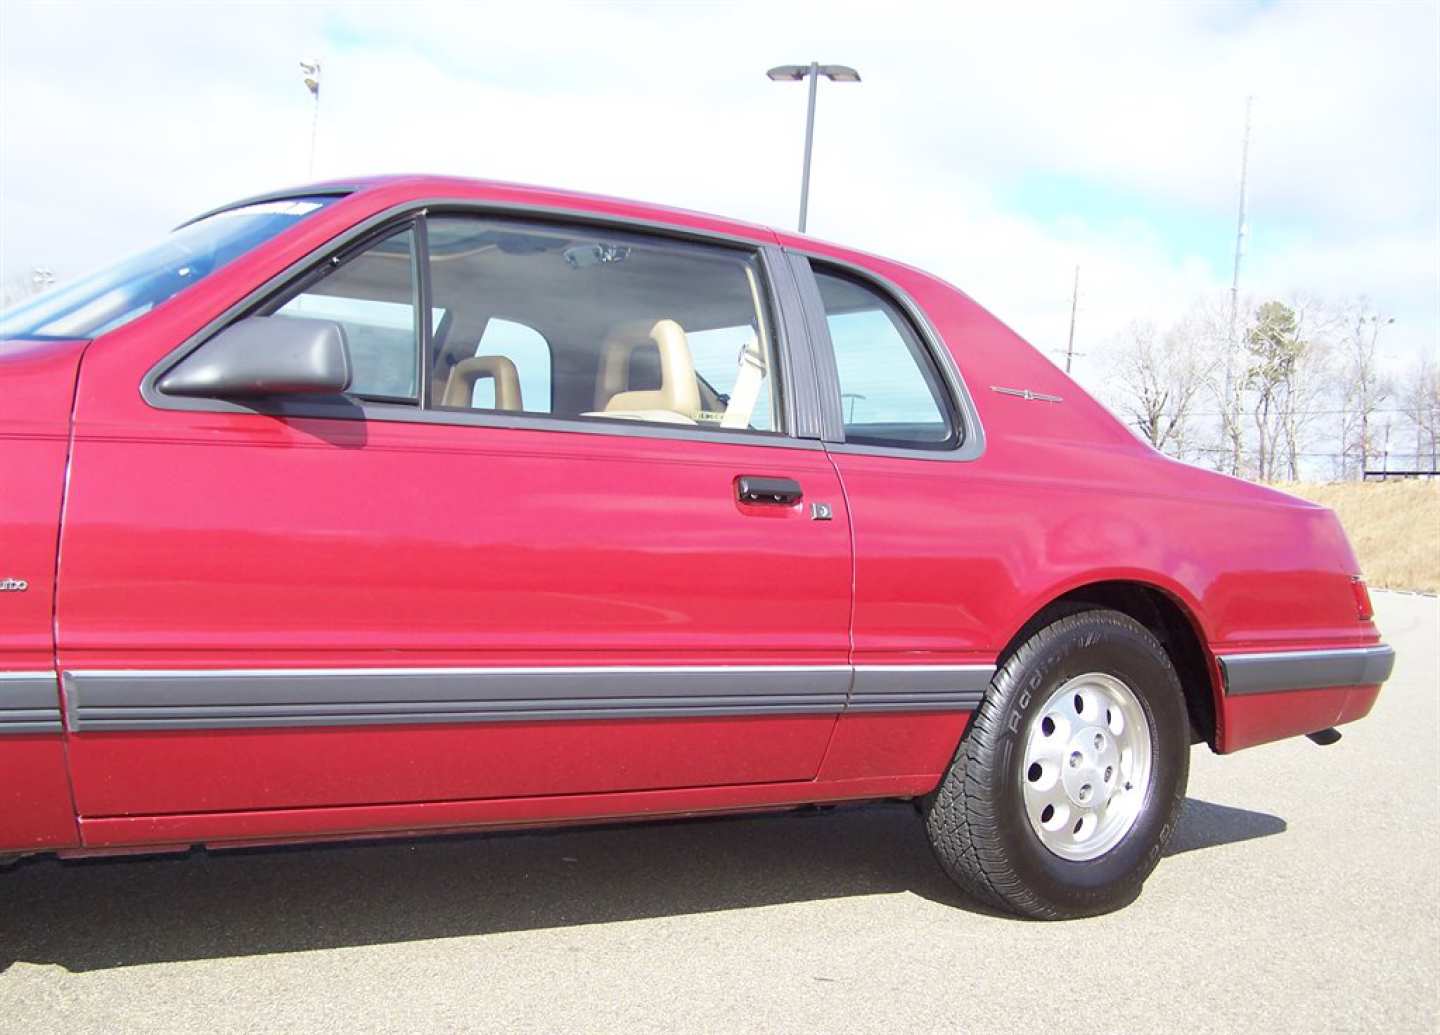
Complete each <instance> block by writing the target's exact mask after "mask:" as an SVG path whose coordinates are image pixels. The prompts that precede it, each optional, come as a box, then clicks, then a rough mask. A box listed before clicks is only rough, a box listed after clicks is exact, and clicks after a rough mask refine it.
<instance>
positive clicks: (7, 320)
mask: <svg viewBox="0 0 1440 1035" xmlns="http://www.w3.org/2000/svg"><path fill="white" fill-rule="evenodd" d="M333 200H335V199H333V198H324V197H313V198H289V199H286V200H283V201H266V202H262V203H258V204H254V205H244V206H242V207H240V208H234V209H230V210H229V211H226V212H218V213H216V214H215V215H213V216H206V217H205V218H204V219H201V220H198V221H196V222H194V223H191V224H189V225H188V226H183V227H181V228H180V229H179V230H176V231H175V232H174V233H172V234H171V235H170V236H169V237H167V238H165V240H163V241H161V242H160V243H159V244H157V245H155V246H154V247H152V248H148V249H146V250H145V251H142V252H138V253H136V254H135V255H132V256H131V257H130V258H128V259H123V260H121V261H120V262H117V263H115V264H114V265H112V266H108V267H106V268H105V269H102V270H100V271H99V272H97V273H92V274H91V275H90V276H88V277H85V278H83V279H81V280H77V281H75V282H74V283H73V284H65V285H62V286H60V287H58V288H56V289H54V290H53V291H48V292H46V293H45V294H43V295H39V296H37V297H36V298H33V299H31V300H29V301H27V302H25V303H23V304H21V305H18V306H16V307H15V308H13V309H9V310H6V311H5V312H4V313H0V338H93V337H95V336H96V335H100V334H104V333H105V332H106V331H112V330H114V329H115V328H117V327H120V326H122V325H124V324H126V323H129V322H130V321H131V320H133V319H135V318H136V317H138V316H143V315H144V314H145V313H148V312H149V311H150V310H151V309H153V308H155V306H157V305H159V304H160V303H161V302H164V301H166V300H167V299H169V298H171V297H172V296H173V295H176V294H178V293H179V292H181V291H184V290H185V289H186V288H188V287H189V286H190V285H192V284H195V283H197V282H199V281H201V280H204V279H205V278H206V277H207V276H209V275H210V274H211V273H214V272H215V271H216V270H218V269H220V268H221V267H222V266H224V265H225V264H226V263H229V262H232V261H234V260H235V259H237V258H238V257H240V256H241V255H244V254H245V253H246V252H248V251H250V249H252V248H254V247H255V246H256V245H258V244H261V243H262V242H264V241H268V240H269V239H270V238H272V237H274V236H275V235H276V234H278V233H280V232H281V231H282V230H286V229H289V228H290V227H291V226H293V225H295V223H297V222H299V221H300V220H301V219H304V218H305V217H306V216H308V215H310V214H311V213H312V212H315V211H316V210H318V209H320V208H321V207H323V206H325V205H328V204H329V203H330V202H331V201H333Z"/></svg>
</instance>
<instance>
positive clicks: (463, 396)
mask: <svg viewBox="0 0 1440 1035" xmlns="http://www.w3.org/2000/svg"><path fill="white" fill-rule="evenodd" d="M486 377H489V378H493V379H494V381H495V409H497V410H508V411H510V412H512V413H519V412H520V411H521V410H523V409H525V404H524V402H523V401H522V400H521V398H520V371H519V370H517V369H516V368H515V363H514V361H513V360H511V359H510V358H509V357H507V356H470V357H468V358H466V359H462V360H461V361H460V362H458V363H456V364H455V365H454V366H453V367H451V368H450V377H449V378H448V379H447V380H446V382H445V392H444V394H443V395H442V396H441V397H440V405H441V406H454V407H459V408H462V409H468V408H469V407H471V406H472V405H473V403H472V400H473V399H474V398H475V385H476V383H478V382H479V381H480V379H481V378H486Z"/></svg>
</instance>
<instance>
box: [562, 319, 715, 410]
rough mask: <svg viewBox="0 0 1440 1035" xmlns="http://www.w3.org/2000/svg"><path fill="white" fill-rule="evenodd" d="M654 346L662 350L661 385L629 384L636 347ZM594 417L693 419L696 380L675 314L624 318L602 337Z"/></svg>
mask: <svg viewBox="0 0 1440 1035" xmlns="http://www.w3.org/2000/svg"><path fill="white" fill-rule="evenodd" d="M649 346H654V347H655V348H656V349H658V350H659V353H660V387H659V388H641V389H632V388H630V366H631V360H632V359H633V356H634V353H635V350H636V349H639V348H645V347H649ZM595 406H596V408H597V410H599V411H600V412H598V413H590V414H586V416H594V417H601V416H603V417H619V418H622V419H629V420H656V421H666V422H669V423H674V424H694V423H696V422H697V421H696V419H697V417H698V415H699V413H700V385H699V383H698V381H697V380H696V378H695V360H694V358H693V357H692V356H691V355H690V342H689V341H688V340H687V339H686V337H685V331H684V329H683V328H682V327H681V326H680V325H679V324H678V323H676V322H675V321H674V320H656V321H655V322H654V323H649V322H648V321H646V322H644V323H636V324H627V325H625V326H623V327H619V328H616V329H615V330H614V331H612V332H611V333H610V335H609V337H607V338H606V340H605V345H604V349H603V352H602V353H601V357H600V376H599V378H598V379H597V381H596V385H595Z"/></svg>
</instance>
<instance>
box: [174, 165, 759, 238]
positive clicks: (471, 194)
mask: <svg viewBox="0 0 1440 1035" xmlns="http://www.w3.org/2000/svg"><path fill="white" fill-rule="evenodd" d="M381 190H383V191H385V192H386V193H388V194H393V195H408V196H410V197H411V198H413V199H414V200H422V199H429V198H436V199H441V198H445V199H463V200H472V199H473V200H481V201H501V202H508V203H511V204H517V205H527V204H528V205H533V206H536V207H554V208H566V209H577V210H582V211H593V212H597V213H604V214H607V215H617V216H621V217H623V218H626V219H633V220H637V221H640V222H645V221H650V222H655V223H664V224H668V225H674V226H682V227H683V226H692V227H699V228H703V229H706V230H710V231H712V232H713V231H719V232H721V233H730V234H733V235H734V236H736V237H745V238H752V239H762V240H766V241H769V240H773V239H774V236H775V234H776V233H777V231H776V230H775V229H773V228H771V227H768V226H764V225H761V224H758V223H748V222H745V221H743V220H738V219H730V218H727V217H724V216H718V215H714V214H712V213H708V212H699V211H696V210H694V209H685V208H679V207H676V206H670V205H657V204H653V203H651V202H647V201H639V200H636V199H633V198H620V197H614V196H610V195H605V194H592V193H588V192H585V191H577V190H569V189H565V188H559V187H542V186H537V185H534V184H524V183H511V182H507V181H504V180H484V179H471V178H467V177H459V176H437V175H420V174H397V175H387V176H361V177H352V178H346V179H338V180H328V181H323V182H319V183H312V184H302V185H298V186H294V187H288V188H285V189H283V190H274V191H267V192H265V193H264V194H257V195H253V196H251V197H247V198H241V199H240V200H238V201H232V202H229V203H227V204H225V205H220V206H217V207H216V208H213V209H209V210H207V211H205V212H202V213H200V214H199V215H197V216H194V217H192V218H191V219H187V220H186V221H185V222H184V223H182V224H180V225H181V226H185V225H188V224H190V223H194V222H197V221H198V220H201V219H205V218H207V217H209V216H212V215H215V214H216V213H219V212H228V211H230V210H232V209H237V208H242V207H244V206H246V205H254V204H260V203H262V202H267V201H278V200H281V199H285V198H297V197H317V196H326V195H329V196H351V195H359V194H365V193H370V192H373V191H381Z"/></svg>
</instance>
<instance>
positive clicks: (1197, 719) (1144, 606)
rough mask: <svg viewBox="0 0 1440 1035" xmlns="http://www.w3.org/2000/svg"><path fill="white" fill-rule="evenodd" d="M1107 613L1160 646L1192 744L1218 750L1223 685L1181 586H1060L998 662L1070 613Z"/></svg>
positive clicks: (1137, 582)
mask: <svg viewBox="0 0 1440 1035" xmlns="http://www.w3.org/2000/svg"><path fill="white" fill-rule="evenodd" d="M1094 608H1105V609H1108V610H1112V611H1119V612H1120V613H1121V614H1124V615H1128V616H1129V617H1131V618H1133V619H1135V620H1136V621H1137V622H1139V623H1140V624H1141V625H1143V626H1145V628H1147V629H1149V630H1150V632H1151V633H1152V634H1153V635H1154V636H1155V638H1156V639H1157V640H1159V641H1160V644H1161V646H1162V647H1164V648H1165V652H1166V654H1168V655H1169V657H1170V661H1171V664H1173V665H1174V666H1175V671H1176V673H1177V674H1178V675H1179V677H1180V686H1181V688H1182V689H1183V690H1184V692H1185V706H1186V711H1187V712H1188V713H1189V716H1190V728H1191V735H1192V739H1193V740H1194V742H1195V743H1199V742H1200V741H1204V742H1205V743H1207V744H1209V745H1210V747H1211V748H1214V747H1215V746H1216V744H1217V743H1218V733H1219V723H1220V719H1221V716H1222V714H1223V712H1222V703H1223V702H1222V701H1221V695H1220V681H1219V678H1218V672H1217V670H1216V665H1215V661H1214V658H1213V656H1212V654H1211V652H1210V650H1209V648H1208V646H1207V638H1206V635H1205V631H1204V626H1203V625H1202V624H1201V622H1200V620H1199V618H1198V616H1197V608H1196V606H1195V603H1194V602H1193V601H1191V600H1189V599H1187V595H1185V594H1183V591H1181V590H1179V589H1178V587H1167V586H1164V585H1161V584H1160V583H1159V582H1157V581H1155V580H1153V579H1148V578H1143V577H1134V576H1127V577H1116V578H1097V579H1093V580H1088V581H1080V582H1078V583H1075V584H1071V585H1066V586H1061V587H1057V588H1056V589H1054V590H1052V592H1051V593H1050V594H1049V595H1047V596H1046V597H1045V598H1044V599H1043V602H1041V603H1038V604H1032V605H1031V606H1030V607H1029V608H1028V609H1027V614H1026V617H1024V618H1023V619H1021V620H1019V621H1017V622H1016V623H1014V624H1013V626H1012V628H1013V631H1012V632H1011V634H1010V636H1009V637H1008V638H1007V640H1006V641H1005V645H1004V647H1003V648H1002V649H1001V650H1000V653H999V656H998V658H997V660H996V664H997V665H1004V664H1005V661H1006V660H1007V659H1008V658H1009V657H1010V655H1011V654H1013V653H1014V652H1015V651H1016V650H1017V649H1018V648H1019V646H1020V645H1021V644H1022V643H1024V642H1025V641H1026V640H1027V639H1029V638H1030V636H1031V635H1033V634H1034V633H1035V632H1036V631H1037V630H1039V629H1040V628H1043V627H1044V626H1046V625H1049V624H1050V623H1051V622H1053V621H1056V620H1057V619H1059V618H1063V617H1064V616H1065V615H1067V614H1074V613H1076V612H1078V611H1085V610H1091V609H1094Z"/></svg>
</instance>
